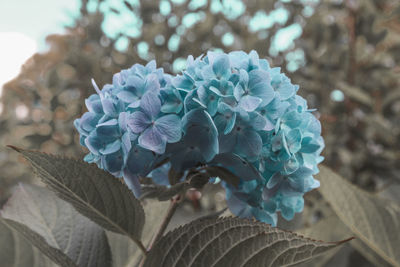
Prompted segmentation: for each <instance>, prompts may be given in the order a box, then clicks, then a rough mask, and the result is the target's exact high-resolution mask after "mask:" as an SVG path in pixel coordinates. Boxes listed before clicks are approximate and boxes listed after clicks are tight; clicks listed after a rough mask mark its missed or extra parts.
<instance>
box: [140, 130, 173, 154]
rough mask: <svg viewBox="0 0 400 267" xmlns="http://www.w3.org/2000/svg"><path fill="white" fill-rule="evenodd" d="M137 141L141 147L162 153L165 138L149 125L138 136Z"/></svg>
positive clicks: (165, 141) (165, 142)
mask: <svg viewBox="0 0 400 267" xmlns="http://www.w3.org/2000/svg"><path fill="white" fill-rule="evenodd" d="M138 143H139V145H140V146H141V147H143V148H146V149H149V150H151V151H154V152H156V153H158V154H163V153H164V152H165V146H166V145H167V138H166V137H164V136H162V135H161V134H160V133H159V132H158V131H157V129H156V128H155V127H149V128H147V129H146V130H145V131H144V132H143V133H142V134H141V135H140V136H139V139H138Z"/></svg>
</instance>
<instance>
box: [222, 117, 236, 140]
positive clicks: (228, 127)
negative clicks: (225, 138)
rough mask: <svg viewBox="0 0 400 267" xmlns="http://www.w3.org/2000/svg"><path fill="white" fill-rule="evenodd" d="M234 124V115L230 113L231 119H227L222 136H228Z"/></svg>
mask: <svg viewBox="0 0 400 267" xmlns="http://www.w3.org/2000/svg"><path fill="white" fill-rule="evenodd" d="M235 122H236V113H232V115H231V117H230V118H229V119H228V121H227V123H226V127H225V130H224V134H225V135H226V134H229V133H230V132H231V131H232V129H233V127H235Z"/></svg>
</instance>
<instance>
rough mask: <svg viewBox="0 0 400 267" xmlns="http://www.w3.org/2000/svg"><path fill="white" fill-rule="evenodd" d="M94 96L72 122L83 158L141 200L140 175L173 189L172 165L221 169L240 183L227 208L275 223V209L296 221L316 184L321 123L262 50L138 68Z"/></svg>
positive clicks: (228, 194)
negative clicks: (171, 67) (174, 71)
mask: <svg viewBox="0 0 400 267" xmlns="http://www.w3.org/2000/svg"><path fill="white" fill-rule="evenodd" d="M95 88H97V87H95ZM96 90H97V94H96V95H92V96H90V97H89V98H88V99H87V101H86V106H87V108H88V112H87V113H85V114H84V115H83V116H82V118H80V119H77V120H76V121H75V126H76V127H77V129H78V131H79V133H80V135H81V144H82V145H84V146H86V147H87V148H88V149H89V151H90V153H89V155H88V156H86V158H85V159H86V160H87V161H89V162H96V163H97V164H98V165H99V166H100V167H101V168H103V169H106V170H107V171H109V172H111V173H113V174H114V175H116V176H123V177H124V179H125V181H126V182H127V184H128V185H129V186H130V187H131V188H132V189H133V190H134V192H135V194H136V195H139V194H140V183H139V177H141V176H146V177H151V178H152V179H153V181H154V182H155V183H158V184H162V185H168V184H169V180H168V170H169V169H170V168H172V169H173V170H174V171H177V172H180V173H183V174H185V173H186V174H187V173H190V172H193V171H194V170H196V168H199V167H201V168H207V167H210V168H212V167H223V168H225V169H226V170H228V171H229V172H231V173H232V174H234V175H235V176H237V177H239V179H240V182H239V185H238V186H233V185H232V184H229V183H227V182H225V181H223V182H222V184H223V186H224V188H225V190H226V199H227V203H228V206H229V208H230V210H231V211H232V212H233V213H234V214H236V215H238V216H242V217H255V218H257V219H258V220H261V221H264V222H267V223H270V224H273V225H275V224H276V221H277V212H280V213H281V214H282V216H283V217H284V218H285V219H287V220H290V219H292V218H293V216H294V214H295V213H296V212H301V211H302V209H303V206H304V200H303V195H304V194H305V193H306V192H308V191H310V190H312V189H314V188H316V187H318V186H319V182H318V181H317V180H315V179H314V178H313V175H315V174H316V173H317V172H318V168H317V165H318V164H319V163H320V162H321V161H322V159H323V158H322V157H321V156H320V153H321V151H322V149H323V147H324V142H323V139H322V137H321V126H320V123H319V121H318V120H317V119H316V118H315V117H314V115H313V114H312V113H311V111H312V110H309V109H308V107H307V103H306V101H305V100H304V99H303V98H302V97H300V96H299V95H297V91H298V90H299V87H298V86H297V85H293V84H292V83H291V81H290V79H289V78H288V77H286V76H285V75H284V74H283V73H281V72H280V69H279V68H271V67H270V65H269V63H268V61H267V60H265V59H259V57H258V54H257V53H256V52H255V51H251V52H250V53H248V54H247V53H245V52H243V51H235V52H231V53H229V54H225V53H215V52H208V53H207V55H206V56H204V57H203V56H201V57H198V58H196V59H195V58H193V57H192V56H189V57H188V59H187V67H186V69H185V70H184V71H183V72H182V73H181V74H180V75H177V76H175V77H171V76H170V75H167V74H164V72H163V71H162V69H157V68H156V65H155V62H150V63H149V64H147V65H146V66H142V65H137V64H136V65H134V66H133V67H132V68H130V69H128V70H123V71H121V72H120V73H118V74H115V75H114V79H113V84H112V85H105V86H104V87H103V89H102V90H99V89H98V88H97V89H96ZM164 161H165V162H168V163H166V164H164V165H162V166H160V165H159V163H160V162H164ZM213 180H214V181H215V179H213Z"/></svg>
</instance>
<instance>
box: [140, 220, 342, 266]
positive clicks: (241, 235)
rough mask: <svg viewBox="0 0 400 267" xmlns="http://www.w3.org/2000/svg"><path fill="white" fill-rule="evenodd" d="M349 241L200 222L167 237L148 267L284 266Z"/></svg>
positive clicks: (249, 224)
mask: <svg viewBox="0 0 400 267" xmlns="http://www.w3.org/2000/svg"><path fill="white" fill-rule="evenodd" d="M346 241H348V240H344V241H340V242H332V243H326V242H323V241H315V240H311V239H307V238H304V237H302V236H299V235H297V234H295V233H291V232H286V231H282V230H280V229H278V228H273V227H271V226H270V225H267V224H264V223H261V222H256V221H252V220H248V219H240V218H219V219H216V218H212V219H200V220H195V221H193V222H191V223H189V224H186V225H185V226H183V227H179V228H177V229H175V230H174V231H172V232H169V233H168V234H166V235H165V236H164V237H163V238H162V239H161V240H160V241H159V242H158V243H157V244H156V245H155V246H154V248H153V249H152V250H151V251H150V252H149V254H148V255H147V257H146V261H145V264H144V266H147V267H153V266H154V267H155V266H157V267H158V266H210V267H211V266H283V265H291V264H296V263H299V262H302V261H305V260H308V259H311V258H312V257H314V256H317V255H319V254H321V253H323V252H325V251H328V250H331V249H332V248H335V247H337V246H338V245H340V244H342V243H344V242H346Z"/></svg>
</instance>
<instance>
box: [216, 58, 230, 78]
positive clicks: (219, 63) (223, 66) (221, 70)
mask: <svg viewBox="0 0 400 267" xmlns="http://www.w3.org/2000/svg"><path fill="white" fill-rule="evenodd" d="M212 69H213V71H214V73H215V75H216V76H217V77H225V76H227V75H229V70H230V63H229V57H228V55H226V54H221V55H218V56H216V57H215V59H214V62H213V63H212Z"/></svg>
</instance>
